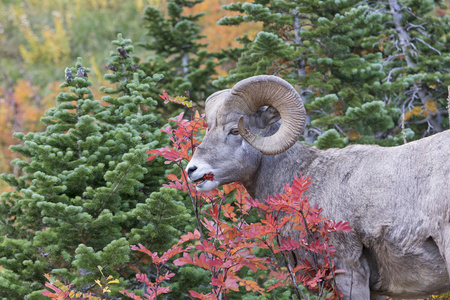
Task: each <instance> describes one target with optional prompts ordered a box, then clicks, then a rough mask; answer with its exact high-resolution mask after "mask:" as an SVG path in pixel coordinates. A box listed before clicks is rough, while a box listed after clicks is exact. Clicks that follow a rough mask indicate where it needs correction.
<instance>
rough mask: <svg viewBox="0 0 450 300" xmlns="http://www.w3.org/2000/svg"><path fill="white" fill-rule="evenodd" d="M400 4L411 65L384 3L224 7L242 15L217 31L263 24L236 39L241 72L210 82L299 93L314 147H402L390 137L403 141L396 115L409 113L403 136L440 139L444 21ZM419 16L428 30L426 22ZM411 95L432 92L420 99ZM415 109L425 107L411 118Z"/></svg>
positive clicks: (327, 0)
mask: <svg viewBox="0 0 450 300" xmlns="http://www.w3.org/2000/svg"><path fill="white" fill-rule="evenodd" d="M433 3H434V2H433ZM439 3H440V2H439ZM400 5H401V6H402V7H404V9H402V10H401V11H400V12H399V14H401V18H403V19H402V23H401V25H402V26H404V27H405V28H406V27H408V26H410V27H408V28H409V29H408V30H409V31H408V34H409V35H410V36H409V38H410V39H412V40H414V42H412V43H411V45H410V46H409V47H410V48H409V49H410V51H412V52H411V55H414V57H413V56H411V60H412V61H414V62H413V64H409V63H407V61H408V59H407V58H408V57H407V55H406V58H405V53H404V51H406V50H404V49H400V47H399V46H396V45H399V44H401V42H400V41H399V37H397V33H396V31H395V28H394V25H393V22H391V21H392V17H391V14H390V13H389V10H390V7H389V3H387V1H377V2H371V3H369V4H362V5H361V4H360V2H359V1H356V0H351V1H334V0H323V1H312V0H311V1H298V0H289V1H274V0H273V1H269V0H255V1H252V2H247V3H240V2H238V3H233V4H230V5H227V6H225V9H227V10H229V11H234V12H239V14H237V15H235V16H232V17H231V16H230V17H225V18H223V19H222V20H220V21H219V23H220V24H222V25H226V26H236V25H239V24H242V23H244V22H261V23H262V24H263V31H261V32H260V33H258V34H257V35H256V37H255V38H254V39H253V40H250V39H249V38H248V37H246V36H244V37H243V38H242V39H241V42H242V43H243V47H242V49H240V50H239V51H240V54H241V55H240V57H239V60H238V63H237V68H236V69H235V70H232V71H230V74H229V75H228V76H225V77H220V78H219V79H218V80H216V81H215V82H214V83H215V84H217V85H219V86H222V87H226V86H228V85H230V84H232V83H234V82H236V81H238V80H241V79H244V78H247V77H249V76H253V75H259V74H274V75H278V76H281V77H282V78H284V79H286V80H288V81H289V82H291V83H292V84H293V85H294V86H297V87H298V89H299V92H300V94H301V95H302V97H303V100H304V102H305V107H306V109H307V113H308V117H307V130H306V132H305V135H304V139H305V141H306V142H308V143H310V144H313V143H315V144H316V145H318V146H320V147H343V146H344V145H345V144H347V143H372V144H380V145H396V144H401V143H403V139H398V138H396V137H397V136H398V135H399V134H400V133H401V132H402V129H401V122H402V112H403V113H406V112H408V110H411V112H410V114H409V115H408V114H407V115H406V119H408V117H409V118H412V119H413V120H411V121H408V120H407V122H406V128H407V129H408V128H409V127H411V128H410V129H409V131H408V132H409V133H410V132H414V131H417V130H418V132H419V133H420V134H427V133H426V132H428V131H430V132H431V131H441V130H442V129H443V128H444V127H446V126H448V125H447V119H448V118H442V116H441V115H442V114H445V113H446V111H445V109H444V104H445V103H444V102H445V101H444V99H445V92H444V90H445V89H446V86H447V85H448V72H447V71H445V70H448V66H449V64H448V60H449V57H450V56H449V54H448V49H449V47H448V39H446V35H445V32H448V30H445V29H446V28H447V27H448V24H449V22H448V16H444V17H441V18H438V17H434V16H432V15H431V14H430V11H431V9H432V8H433V4H432V1H426V3H423V4H422V2H420V3H418V2H417V1H400ZM411 12H412V13H411ZM419 16H420V17H419ZM422 16H424V17H423V18H425V19H426V20H427V22H425V23H422V22H424V19H423V18H422ZM419 24H420V25H419ZM422 29H423V30H422ZM405 30H406V29H405ZM438 41H439V42H438ZM403 50H404V51H403ZM438 57H439V58H438ZM438 61H439V63H438ZM444 69H445V70H444ZM414 88H415V89H416V91H417V90H418V89H422V90H423V91H428V92H427V93H425V94H424V95H423V97H420V93H419V95H417V93H415V92H414V91H413V90H414ZM423 91H422V92H423ZM417 96H419V97H417ZM402 99H403V100H402ZM438 99H439V100H438ZM417 100H419V102H420V101H421V103H420V107H421V108H419V109H415V110H412V109H413V108H414V105H415V104H414V103H415V102H417ZM417 117H418V118H417ZM424 117H425V118H426V122H424ZM433 120H434V121H433ZM436 120H439V122H440V124H437V122H438V121H436ZM424 123H425V125H428V124H429V126H428V129H427V128H424ZM419 124H420V125H419ZM431 126H433V129H432V130H431V128H430V127H431ZM425 127H426V126H425ZM419 128H420V129H419ZM321 135H326V136H325V137H322V138H320V137H321ZM407 136H408V138H417V137H418V136H417V133H416V135H415V136H414V135H413V136H411V134H407ZM318 139H320V141H319V140H318ZM315 141H316V142H315ZM325 141H327V142H325ZM324 142H325V143H324ZM334 142H336V144H333V143H334Z"/></svg>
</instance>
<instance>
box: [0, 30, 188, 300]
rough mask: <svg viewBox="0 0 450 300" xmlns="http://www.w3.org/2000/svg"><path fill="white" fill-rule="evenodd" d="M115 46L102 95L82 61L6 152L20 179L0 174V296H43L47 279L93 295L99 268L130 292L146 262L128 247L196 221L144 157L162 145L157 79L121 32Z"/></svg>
mask: <svg viewBox="0 0 450 300" xmlns="http://www.w3.org/2000/svg"><path fill="white" fill-rule="evenodd" d="M113 44H114V45H116V46H117V48H116V51H111V57H110V59H109V66H108V68H109V69H110V70H112V73H109V74H107V75H106V76H105V77H106V78H107V79H109V80H110V82H111V83H112V84H114V85H115V87H114V88H103V89H102V91H103V92H105V93H106V94H108V95H107V96H105V97H103V98H102V100H101V101H100V100H94V98H93V94H92V92H91V90H90V89H89V86H90V85H91V82H90V81H89V80H88V74H89V69H88V68H85V67H83V66H82V64H81V59H79V60H78V62H77V63H76V66H75V67H74V68H67V69H66V78H65V79H66V80H65V82H64V83H63V84H61V88H62V89H64V92H61V93H60V94H59V95H58V97H57V107H56V108H52V109H50V110H48V111H47V112H46V116H45V117H44V118H42V122H44V124H45V125H46V129H45V131H44V132H39V133H28V134H26V135H25V134H22V133H16V134H15V136H16V137H17V138H18V139H20V140H21V141H22V144H20V145H16V146H12V147H11V149H12V150H14V151H16V152H19V153H21V154H22V155H23V156H24V157H25V159H17V160H15V161H14V164H15V165H17V166H18V167H20V168H21V170H22V172H23V175H21V176H18V177H16V176H14V175H13V174H3V175H2V177H1V178H2V179H3V180H5V181H6V182H7V183H9V184H10V185H11V186H13V187H14V188H15V189H14V191H13V192H10V193H4V194H3V195H2V196H1V202H0V215H1V218H0V220H1V221H0V231H1V232H2V236H1V237H0V265H1V266H2V267H1V268H0V298H3V299H23V298H24V297H25V296H26V297H27V299H46V298H44V297H43V296H42V295H41V293H40V291H41V290H42V289H43V286H44V283H45V281H46V279H45V277H44V274H45V273H51V274H52V275H53V276H56V277H59V279H60V280H61V281H63V282H64V281H66V282H71V283H73V284H74V285H75V287H76V288H77V289H78V290H80V291H83V292H93V293H96V292H98V291H99V286H98V285H97V284H96V283H95V280H96V279H100V278H101V274H100V271H99V268H98V267H97V266H101V269H102V270H103V274H105V275H106V276H108V275H112V276H114V278H120V279H121V286H127V287H128V288H132V287H133V282H132V280H133V279H129V277H130V275H131V278H134V274H135V273H136V272H135V270H136V268H140V267H141V266H142V265H143V263H142V262H140V260H139V257H138V256H136V255H135V254H134V253H131V250H130V244H137V243H142V244H144V245H147V246H150V244H151V245H152V249H155V250H161V251H162V250H166V249H167V248H169V247H170V246H171V245H172V244H173V243H174V240H175V238H178V237H179V235H180V233H181V232H180V231H179V229H182V230H183V232H184V231H185V226H187V225H188V224H189V223H193V222H189V221H190V218H191V217H190V214H189V212H188V210H187V209H186V207H185V205H184V203H183V201H184V199H183V198H182V197H181V196H180V195H179V193H178V192H176V191H174V190H169V189H165V188H161V189H159V186H160V182H161V180H162V179H163V178H164V167H163V165H162V162H161V161H159V162H158V161H157V162H152V163H150V162H148V161H147V154H146V151H147V150H149V149H153V148H155V147H158V148H159V147H162V146H164V144H165V143H166V142H167V141H166V137H164V136H163V135H162V133H161V132H160V130H159V127H158V126H157V125H156V124H155V121H156V120H157V117H156V116H155V114H154V109H155V105H156V101H155V100H153V99H152V98H151V97H149V94H148V90H149V88H150V86H152V85H154V84H155V82H156V81H157V80H159V79H160V78H161V76H160V75H153V76H147V75H146V74H145V73H144V72H143V71H142V70H139V69H138V68H137V63H138V61H139V58H137V57H133V56H132V53H133V46H132V45H131V41H130V40H126V39H122V36H121V35H120V34H119V35H118V39H117V40H115V41H113ZM130 268H132V269H133V270H131V269H130ZM127 278H128V279H127ZM130 280H131V281H130ZM111 288H114V286H111ZM112 295H114V294H112Z"/></svg>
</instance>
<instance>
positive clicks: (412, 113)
mask: <svg viewBox="0 0 450 300" xmlns="http://www.w3.org/2000/svg"><path fill="white" fill-rule="evenodd" d="M413 116H416V117H419V116H424V117H426V116H428V112H427V111H425V110H424V109H423V108H422V107H421V106H414V108H413V109H411V110H410V111H408V112H406V113H405V121H407V120H409V119H411V118H412V117H413Z"/></svg>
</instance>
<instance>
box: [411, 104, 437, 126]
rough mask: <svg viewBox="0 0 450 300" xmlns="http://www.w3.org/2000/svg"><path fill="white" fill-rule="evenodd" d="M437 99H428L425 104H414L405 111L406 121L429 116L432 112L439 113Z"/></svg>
mask: <svg viewBox="0 0 450 300" xmlns="http://www.w3.org/2000/svg"><path fill="white" fill-rule="evenodd" d="M437 111H438V109H437V101H434V100H428V101H427V102H425V105H424V106H414V108H413V109H411V110H410V111H408V112H406V113H405V121H407V120H409V119H411V118H412V117H413V116H415V117H420V116H421V117H428V116H429V115H430V113H431V114H435V113H437Z"/></svg>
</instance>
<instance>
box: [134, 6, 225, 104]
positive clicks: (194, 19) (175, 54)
mask: <svg viewBox="0 0 450 300" xmlns="http://www.w3.org/2000/svg"><path fill="white" fill-rule="evenodd" d="M203 1H204V0H172V1H167V16H166V15H165V14H164V13H163V12H162V11H161V10H159V9H158V8H155V7H147V9H146V10H145V17H144V19H145V20H146V21H147V24H148V25H147V28H148V35H149V36H150V39H151V41H150V42H149V43H147V44H145V45H143V46H144V47H145V48H146V49H148V50H151V51H153V52H154V53H155V55H154V56H151V57H149V58H148V60H147V61H146V62H145V63H142V64H141V68H142V69H143V70H144V71H145V72H147V73H148V74H154V73H159V74H163V75H164V78H163V79H161V80H160V81H159V83H158V90H157V91H155V92H156V93H161V92H160V91H161V90H166V91H170V92H171V94H172V95H174V96H177V95H185V92H188V93H189V97H190V99H191V100H193V101H195V102H198V101H199V100H200V101H201V100H204V99H206V97H208V96H209V95H210V94H212V93H213V92H215V91H216V88H215V87H213V86H212V84H211V82H212V79H211V77H212V76H214V75H215V74H216V71H215V68H216V66H218V65H219V64H220V63H221V62H222V61H221V60H219V59H217V55H216V54H213V53H209V52H208V51H207V50H206V46H207V45H206V44H202V43H201V42H200V40H201V39H202V38H204V36H203V35H201V34H200V31H201V28H200V27H199V26H198V24H197V23H198V21H199V19H200V18H201V17H203V15H204V14H196V15H187V14H186V12H185V10H186V9H187V8H192V7H193V6H195V5H197V4H198V3H201V2H203Z"/></svg>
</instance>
